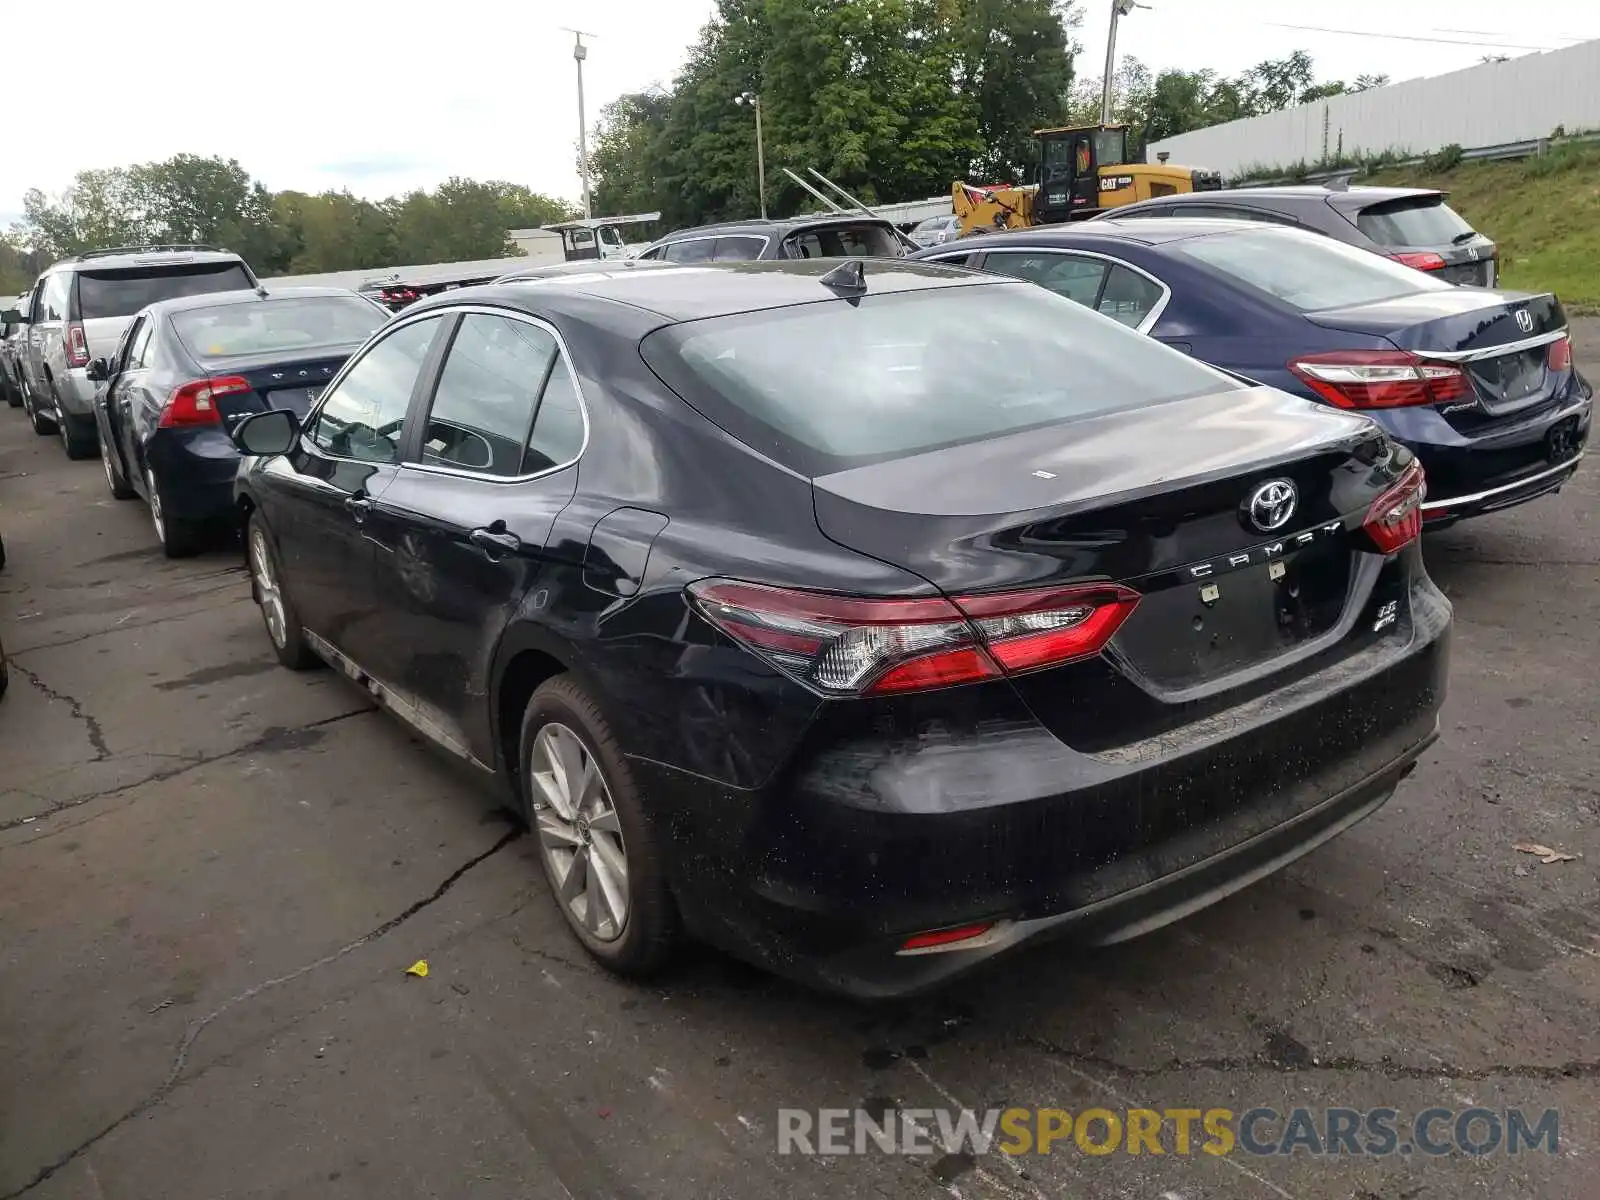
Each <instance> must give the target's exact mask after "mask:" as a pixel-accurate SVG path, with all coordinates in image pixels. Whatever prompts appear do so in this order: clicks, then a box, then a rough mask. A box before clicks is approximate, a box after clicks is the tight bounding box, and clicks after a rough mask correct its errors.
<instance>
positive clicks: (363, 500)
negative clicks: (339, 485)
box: [344, 493, 372, 524]
mask: <svg viewBox="0 0 1600 1200" xmlns="http://www.w3.org/2000/svg"><path fill="white" fill-rule="evenodd" d="M344 506H345V508H347V509H349V510H350V515H351V516H352V517H354V518H355V519H356V523H357V524H360V523H361V522H362V521H364V520H366V519H367V514H368V513H369V512H371V511H372V498H371V497H370V496H363V495H360V494H359V493H358V494H356V495H354V496H346V497H345V501H344Z"/></svg>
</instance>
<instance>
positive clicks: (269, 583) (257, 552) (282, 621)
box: [250, 529, 289, 650]
mask: <svg viewBox="0 0 1600 1200" xmlns="http://www.w3.org/2000/svg"><path fill="white" fill-rule="evenodd" d="M250 575H251V577H252V578H253V579H254V580H255V584H256V597H257V602H258V603H259V604H260V605H261V618H262V620H264V621H265V622H266V623H267V636H269V637H270V638H272V644H273V645H274V646H276V647H278V649H280V650H282V649H283V647H284V645H285V643H286V642H287V640H288V637H289V622H288V619H287V618H286V617H285V615H284V611H283V589H282V588H280V587H279V586H278V577H277V574H276V573H275V572H274V571H273V569H272V551H270V550H268V549H267V538H266V535H265V534H264V533H262V532H261V530H259V529H252V530H251V531H250Z"/></svg>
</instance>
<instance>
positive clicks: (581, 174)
mask: <svg viewBox="0 0 1600 1200" xmlns="http://www.w3.org/2000/svg"><path fill="white" fill-rule="evenodd" d="M567 32H568V33H570V34H572V36H573V39H574V40H573V45H572V58H573V61H575V62H576V63H577V64H578V178H579V179H581V180H583V217H584V220H588V219H589V218H590V217H592V216H594V211H593V205H592V204H591V203H590V199H589V130H588V121H587V120H586V119H585V117H584V114H583V60H584V59H586V58H588V57H589V47H587V46H585V45H584V44H583V39H584V38H586V37H593V36H594V34H592V33H584V32H583V31H582V30H581V29H569V30H567Z"/></svg>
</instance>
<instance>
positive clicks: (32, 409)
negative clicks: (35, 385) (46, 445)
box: [22, 384, 56, 437]
mask: <svg viewBox="0 0 1600 1200" xmlns="http://www.w3.org/2000/svg"><path fill="white" fill-rule="evenodd" d="M23 388H24V391H23V393H22V407H23V410H24V411H25V412H26V413H27V414H28V424H30V425H32V426H33V431H34V432H35V433H37V434H38V435H39V436H40V437H49V436H50V435H51V434H52V433H54V432H55V431H56V423H55V422H54V421H52V420H51V419H50V418H49V417H46V416H43V415H42V414H41V413H40V412H39V410H38V408H37V407H36V401H35V400H34V396H33V389H32V388H30V387H28V386H27V385H26V384H24V385H23Z"/></svg>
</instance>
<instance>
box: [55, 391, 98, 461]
mask: <svg viewBox="0 0 1600 1200" xmlns="http://www.w3.org/2000/svg"><path fill="white" fill-rule="evenodd" d="M56 412H58V413H60V414H61V415H60V416H59V417H57V418H56V432H57V433H59V434H60V435H61V448H62V449H63V450H65V451H66V452H67V457H68V458H70V459H73V460H74V461H78V460H80V459H85V458H93V457H94V455H95V451H96V450H97V449H98V446H97V443H98V442H99V441H100V432H99V430H97V429H96V428H95V426H94V424H93V423H92V422H91V423H90V425H89V428H88V430H87V431H85V430H84V427H83V422H81V421H79V420H78V419H77V418H75V417H71V416H68V415H67V412H66V410H65V409H63V408H62V407H61V401H60V400H59V399H57V400H56Z"/></svg>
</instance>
